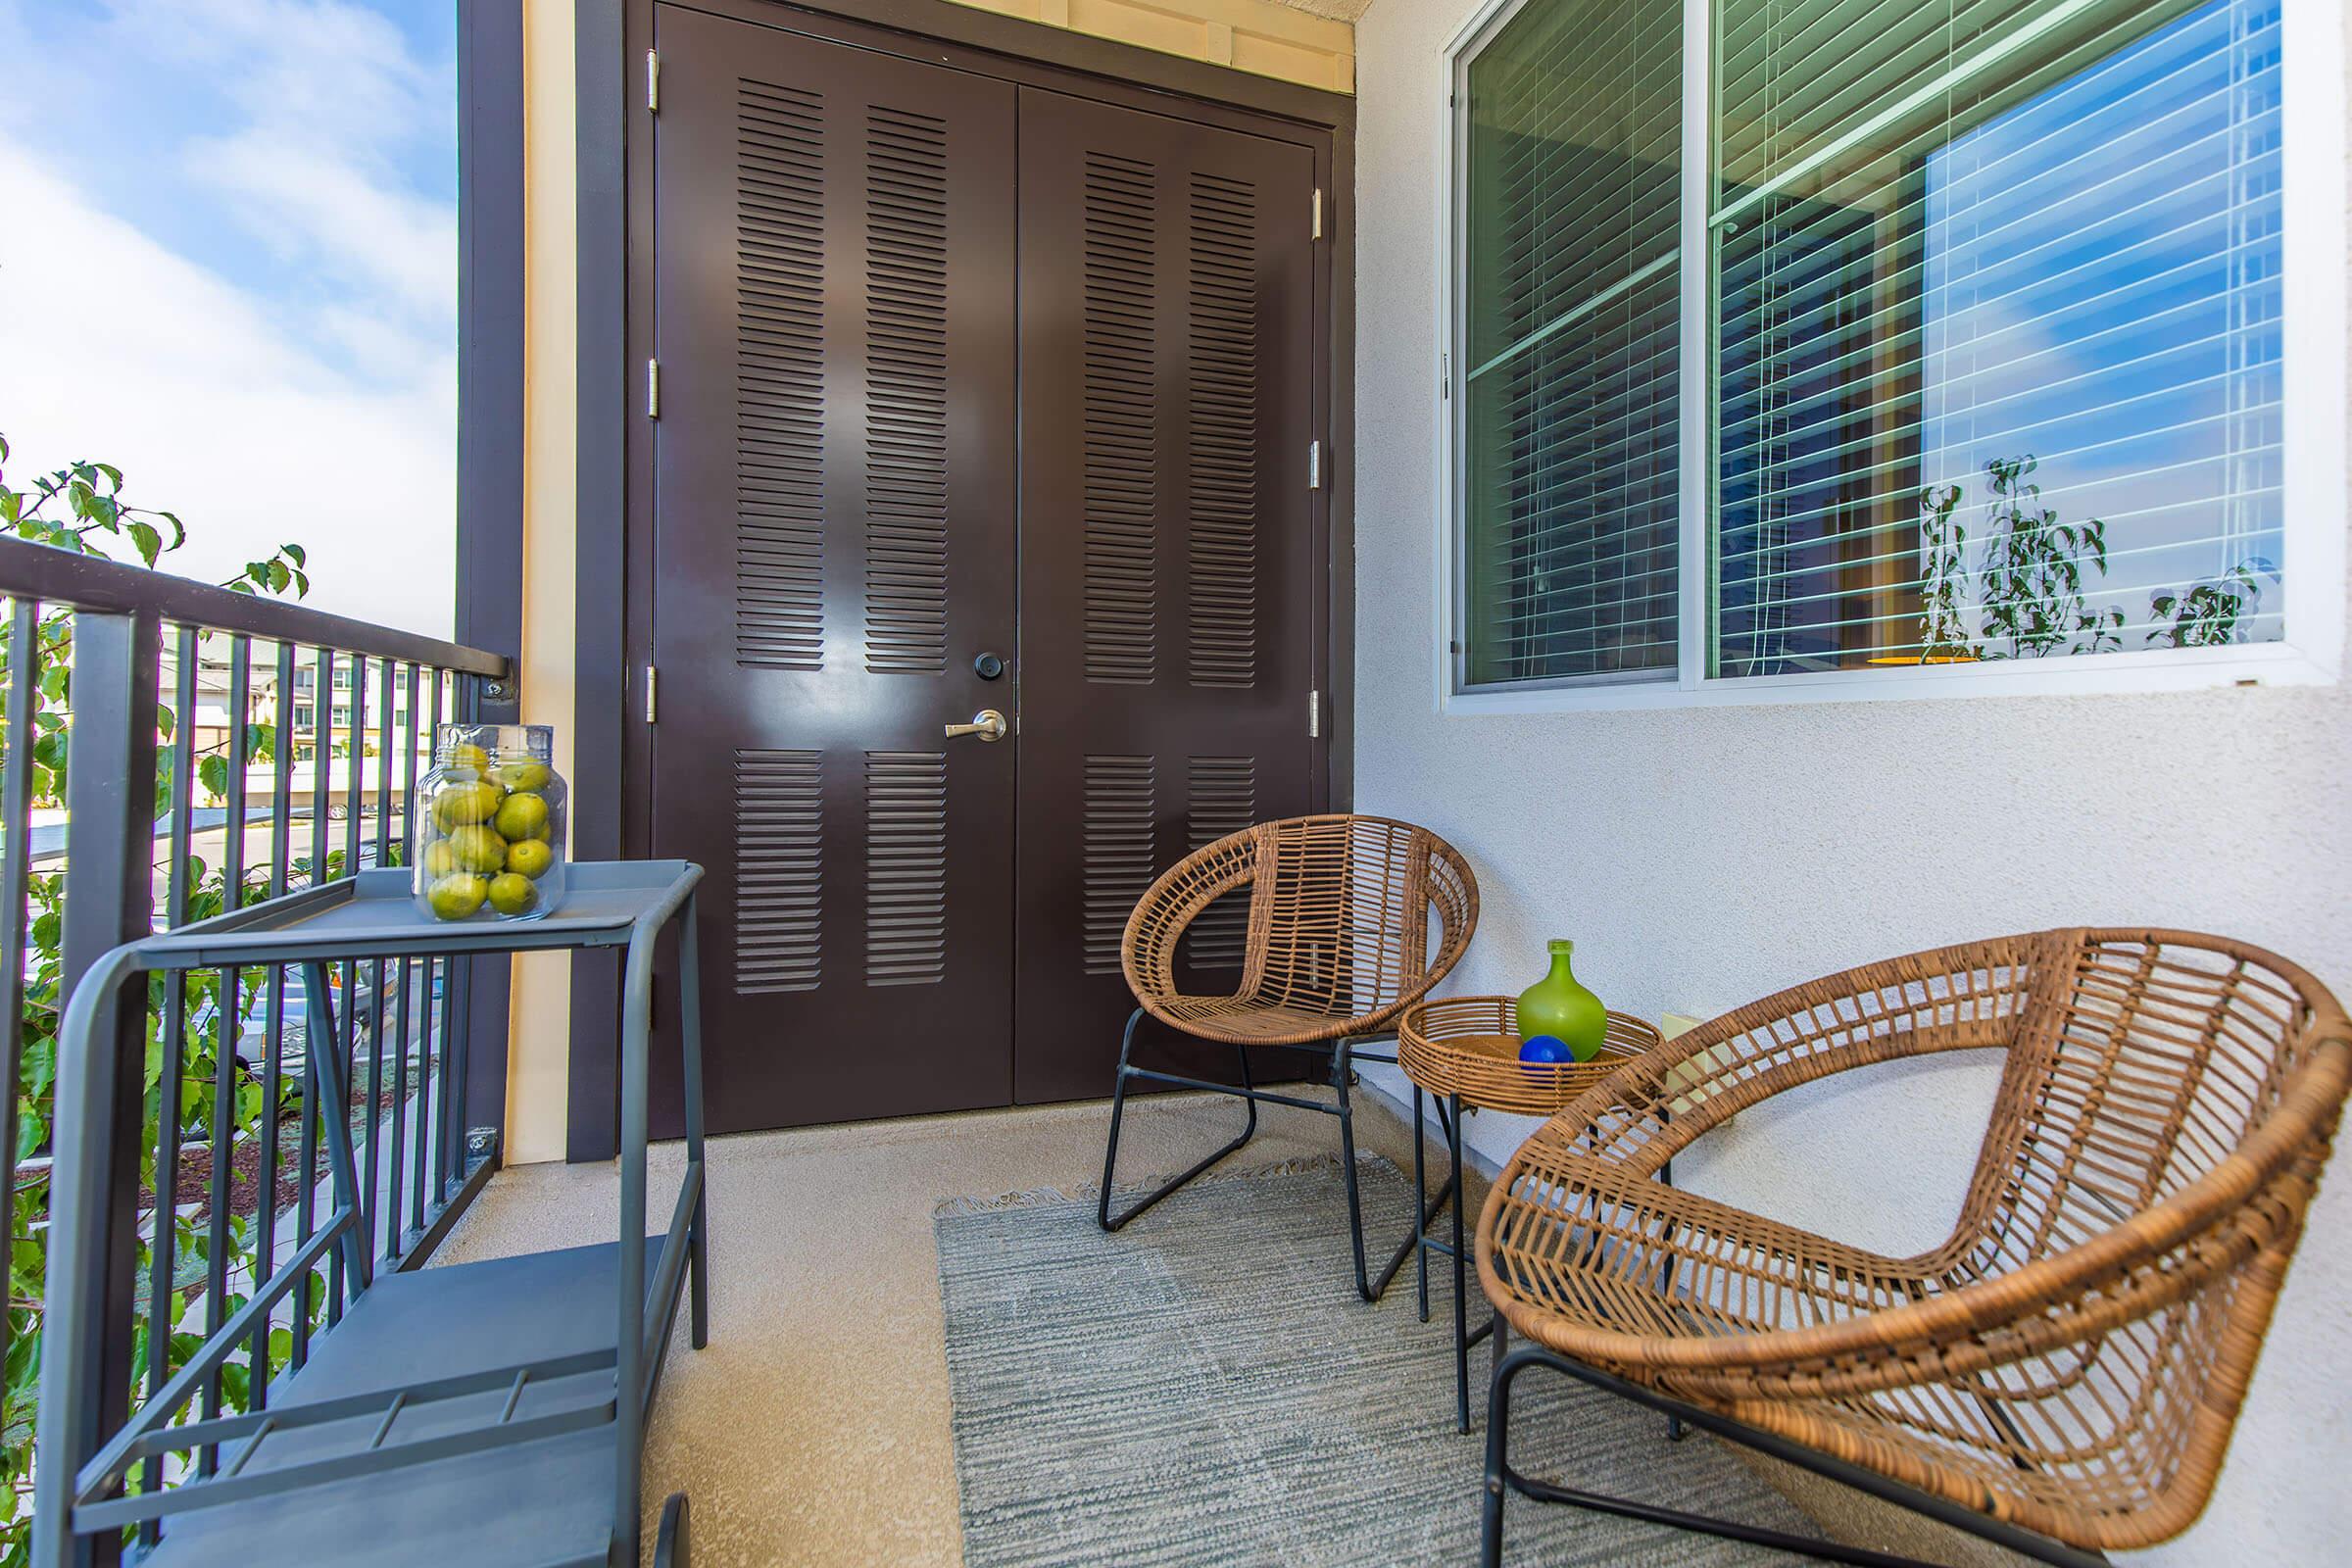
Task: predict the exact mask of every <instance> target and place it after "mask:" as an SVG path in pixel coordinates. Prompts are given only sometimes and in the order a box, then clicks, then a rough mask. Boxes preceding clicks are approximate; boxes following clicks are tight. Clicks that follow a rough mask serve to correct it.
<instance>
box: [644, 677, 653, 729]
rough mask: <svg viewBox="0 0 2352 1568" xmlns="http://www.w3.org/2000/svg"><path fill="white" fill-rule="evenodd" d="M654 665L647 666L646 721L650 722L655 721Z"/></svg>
mask: <svg viewBox="0 0 2352 1568" xmlns="http://www.w3.org/2000/svg"><path fill="white" fill-rule="evenodd" d="M654 680H655V672H654V666H653V665H651V664H648V665H646V666H645V721H646V722H647V723H648V724H651V723H652V722H653V721H654Z"/></svg>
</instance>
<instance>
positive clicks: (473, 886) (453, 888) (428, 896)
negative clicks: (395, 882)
mask: <svg viewBox="0 0 2352 1568" xmlns="http://www.w3.org/2000/svg"><path fill="white" fill-rule="evenodd" d="M502 880H503V879H502ZM523 885H524V886H525V887H528V886H529V885H530V884H529V883H527V882H526V883H524V884H523ZM489 891H490V884H489V883H487V882H485V881H483V880H482V879H481V878H480V877H478V876H468V875H466V873H465V872H463V871H460V872H457V873H456V874H455V875H452V876H445V877H443V878H441V880H440V881H438V882H435V883H434V884H433V885H432V887H431V888H429V889H428V890H426V892H425V895H424V897H425V902H426V903H428V904H430V905H431V906H432V907H433V913H435V914H437V915H439V916H440V917H441V918H442V919H444V920H463V919H465V918H466V916H467V915H469V914H471V913H473V911H474V910H476V909H478V908H480V907H482V900H483V898H484V897H485V896H487V894H488V893H489Z"/></svg>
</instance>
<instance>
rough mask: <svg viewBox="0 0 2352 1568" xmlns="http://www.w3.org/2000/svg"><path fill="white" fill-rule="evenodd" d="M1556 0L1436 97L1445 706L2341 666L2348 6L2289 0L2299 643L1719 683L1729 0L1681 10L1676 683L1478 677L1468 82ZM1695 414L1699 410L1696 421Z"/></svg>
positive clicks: (1970, 687)
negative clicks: (1715, 657)
mask: <svg viewBox="0 0 2352 1568" xmlns="http://www.w3.org/2000/svg"><path fill="white" fill-rule="evenodd" d="M1536 3H1541V0H1484V3H1483V4H1481V5H1480V6H1479V7H1478V8H1477V9H1476V10H1475V11H1473V12H1472V13H1471V15H1470V16H1469V17H1468V18H1467V19H1465V20H1464V22H1463V23H1462V25H1461V26H1460V27H1459V28H1458V29H1457V30H1456V31H1455V32H1454V34H1453V36H1452V37H1451V39H1449V40H1448V41H1447V43H1446V48H1445V51H1444V53H1443V56H1442V63H1441V64H1442V70H1443V73H1444V75H1443V80H1442V87H1441V91H1440V92H1439V94H1438V119H1439V125H1438V137H1437V145H1438V148H1439V164H1438V176H1439V177H1438V184H1439V189H1438V192H1437V198H1438V199H1437V206H1438V212H1437V215H1436V216H1437V220H1438V221H1437V225H1436V226H1437V258H1436V262H1437V265H1436V269H1435V270H1436V278H1437V299H1436V313H1437V321H1438V325H1439V333H1438V338H1439V362H1438V366H1437V379H1438V388H1437V414H1438V419H1437V425H1438V439H1437V442H1436V446H1437V453H1436V482H1437V495H1438V498H1439V504H1438V506H1437V507H1436V508H1435V509H1433V510H1434V512H1435V514H1436V538H1435V541H1434V542H1435V545H1436V550H1435V558H1434V559H1435V561H1436V573H1435V577H1436V582H1435V606H1434V608H1435V610H1436V625H1437V631H1438V635H1437V637H1436V638H1435V639H1434V643H1435V647H1434V648H1433V650H1432V652H1433V654H1434V665H1433V674H1434V676H1435V683H1436V684H1435V689H1436V693H1437V706H1438V709H1439V711H1441V712H1464V713H1475V712H1488V713H1512V712H1556V711H1595V710H1602V711H1605V710H1611V709H1653V708H1686V707H1720V706H1735V707H1736V706H1744V705H1753V704H1762V703H1773V704H1780V703H1805V702H1867V701H1875V700H1883V699H1894V698H1927V697H1991V696H2018V695H2026V694H2033V693H2053V694H2054V693H2077V692H2154V691H2182V690H2193V689H2198V688H2207V687H2216V686H2267V685H2278V686H2290V685H2326V684H2331V683H2333V682H2334V681H2335V680H2336V679H2337V678H2338V673H2339V670H2340V667H2341V662H2342V659H2343V643H2344V611H2345V604H2344V600H2345V579H2344V567H2345V545H2346V540H2345V530H2346V526H2347V518H2348V514H2347V504H2346V487H2347V483H2348V482H2352V481H2348V480H2347V477H2346V474H2345V472H2344V467H2343V461H2342V458H2341V453H2342V451H2343V443H2344V439H2345V417H2346V407H2347V405H2346V369H2347V366H2346V361H2347V353H2346V347H2345V332H2346V319H2347V318H2346V309H2347V307H2346V295H2347V292H2348V291H2347V274H2348V270H2352V255H2348V253H2347V244H2346V222H2345V213H2344V202H2343V179H2344V172H2345V157H2346V139H2345V127H2344V115H2345V101H2346V100H2345V92H2346V77H2345V72H2344V66H2343V62H2344V59H2345V54H2344V46H2345V29H2346V26H2347V23H2346V20H2345V18H2344V16H2343V14H2342V10H2341V8H2340V7H2339V6H2337V5H2336V4H2334V3H2333V0H2280V20H2279V26H2280V33H2281V39H2282V43H2283V59H2282V61H2281V64H2280V72H2281V78H2280V93H2281V98H2282V102H2283V114H2282V120H2281V146H2280V153H2279V162H2280V181H2281V202H2282V225H2281V226H2282V232H2281V241H2280V246H2281V268H2282V275H2281V305H2280V311H2281V316H2282V319H2284V320H2286V321H2287V322H2288V323H2290V324H2289V328H2288V330H2287V331H2286V332H2285V334H2284V338H2283V345H2282V350H2281V357H2280V378H2281V383H2282V385H2283V387H2284V389H2285V391H2284V397H2283V400H2282V404H2281V410H2280V413H2281V419H2282V434H2281V459H2282V464H2283V491H2284V495H2283V513H2284V522H2285V541H2284V544H2285V549H2284V555H2285V558H2286V562H2287V569H2286V572H2285V581H2284V583H2283V585H2282V590H2281V591H2282V594H2283V611H2284V624H2283V630H2284V633H2285V636H2284V639H2283V640H2282V641H2278V642H2270V643H2248V644H2239V645H2232V646H2229V647H2225V648H2142V649H2128V650H2123V651H2119V652H2115V653H2106V654H2097V655H2092V656H2086V657H2085V656H2070V657H2067V658H2063V659H2047V660H2019V661H2000V662H1987V663H1979V664H1911V665H1885V666H1879V667H1874V668H1870V669H1859V670H1852V669H1849V670H1811V671H1801V672H1793V673H1787V674H1775V675H1708V674H1706V673H1705V667H1706V636H1707V631H1708V627H1709V619H1710V616H1709V605H1710V590H1711V586H1712V581H1711V579H1712V574H1713V557H1714V518H1713V516H1712V503H1713V498H1714V470H1713V460H1714V409H1715V401H1714V382H1715V358H1714V338H1715V333H1714V330H1713V328H1714V320H1713V307H1714V301H1713V290H1712V281H1713V273H1714V260H1715V257H1714V251H1713V240H1712V235H1711V232H1710V230H1709V226H1708V223H1707V196H1708V182H1709V178H1710V176H1711V174H1712V172H1713V171H1712V166H1711V163H1710V159H1711V156H1712V151H1713V135H1712V127H1711V124H1710V111H1711V108H1712V101H1713V96H1714V95H1713V80H1712V67H1713V47H1712V27H1713V23H1714V0H1682V4H1683V150H1682V211H1681V224H1680V228H1681V234H1682V251H1681V257H1680V261H1679V263H1678V267H1677V271H1678V276H1679V279H1680V287H1681V297H1682V327H1681V340H1680V350H1681V352H1680V364H1679V366H1678V378H1679V391H1680V399H1681V401H1680V407H1681V408H1682V410H1683V411H1684V415H1685V417H1684V418H1683V420H1682V426H1681V430H1680V436H1681V466H1680V482H1679V491H1680V494H1679V507H1680V513H1681V525H1682V526H1681V536H1680V542H1681V549H1680V552H1679V560H1678V563H1677V568H1676V569H1677V573H1678V587H1679V590H1680V592H1679V597H1678V600H1677V617H1676V634H1677V635H1676V641H1677V662H1676V668H1675V670H1674V672H1673V674H1672V675H1671V676H1670V677H1667V678H1662V679H1661V678H1659V677H1657V676H1654V675H1653V676H1650V677H1647V678H1643V679H1626V678H1623V677H1618V676H1606V675H1604V676H1593V675H1580V676H1572V677H1567V678H1565V679H1551V680H1533V681H1523V682H1501V683H1489V684H1486V685H1480V686H1470V685H1467V684H1465V678H1466V674H1467V669H1468V658H1469V653H1468V650H1469V636H1468V625H1467V581H1466V576H1467V574H1466V572H1465V570H1464V559H1465V556H1466V553H1467V548H1468V520H1469V505H1468V502H1469V497H1468V482H1469V469H1470V466H1469V464H1468V463H1467V461H1465V453H1466V441H1467V435H1468V429H1467V421H1468V414H1469V402H1470V400H1469V397H1468V383H1467V372H1466V366H1467V363H1468V362H1467V360H1466V358H1465V353H1464V348H1465V333H1466V330H1467V326H1468V320H1469V309H1468V306H1469V301H1468V298H1467V288H1466V283H1467V278H1468V268H1467V266H1466V260H1467V258H1466V253H1465V246H1466V235H1467V220H1468V213H1467V211H1466V205H1467V200H1468V192H1469V179H1468V173H1469V141H1470V138H1469V135H1468V134H1467V128H1468V106H1467V96H1468V95H1467V84H1468V73H1469V69H1470V64H1471V62H1472V61H1473V60H1474V59H1475V58H1476V57H1477V55H1478V53H1479V51H1480V50H1481V49H1482V48H1483V47H1484V46H1485V45H1486V44H1487V42H1488V41H1490V40H1491V39H1493V38H1494V37H1495V34H1496V33H1498V32H1499V31H1500V30H1501V29H1502V28H1503V27H1504V26H1505V25H1508V24H1509V22H1510V21H1511V19H1512V18H1514V17H1516V16H1517V15H1518V14H1519V12H1520V10H1521V9H1522V8H1523V7H1525V6H1527V5H1530V4H1536ZM1694 412H1695V413H1696V414H1697V416H1698V417H1691V416H1692V415H1693V413H1694Z"/></svg>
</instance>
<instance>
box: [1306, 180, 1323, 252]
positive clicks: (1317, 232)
mask: <svg viewBox="0 0 2352 1568" xmlns="http://www.w3.org/2000/svg"><path fill="white" fill-rule="evenodd" d="M1306 237H1307V238H1308V239H1321V238H1322V237H1323V187H1322V186H1320V185H1317V186H1316V187H1315V209H1314V227H1313V228H1312V230H1311V231H1309V233H1308V234H1307V236H1306Z"/></svg>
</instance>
